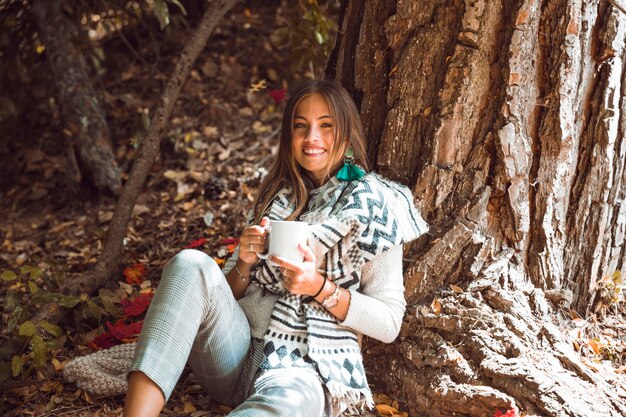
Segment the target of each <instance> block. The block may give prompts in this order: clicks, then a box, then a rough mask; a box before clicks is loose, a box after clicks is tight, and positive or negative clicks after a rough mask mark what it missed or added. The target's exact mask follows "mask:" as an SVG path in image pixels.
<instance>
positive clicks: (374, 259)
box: [124, 81, 427, 417]
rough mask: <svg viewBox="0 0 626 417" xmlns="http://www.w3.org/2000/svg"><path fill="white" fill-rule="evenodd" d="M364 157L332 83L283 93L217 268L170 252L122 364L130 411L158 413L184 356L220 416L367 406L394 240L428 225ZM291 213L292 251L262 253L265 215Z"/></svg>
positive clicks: (393, 314)
mask: <svg viewBox="0 0 626 417" xmlns="http://www.w3.org/2000/svg"><path fill="white" fill-rule="evenodd" d="M344 155H346V156H347V157H348V160H349V161H350V162H349V164H351V163H352V158H354V161H355V162H356V163H357V164H359V165H362V166H363V167H364V168H367V163H366V160H365V149H364V146H363V134H362V127H361V122H360V118H359V114H358V111H357V109H356V106H355V104H354V102H353V101H352V99H351V98H350V96H349V94H348V93H347V92H346V90H345V89H343V88H342V87H341V86H340V85H338V84H335V83H332V82H328V81H314V82H309V83H307V84H305V85H303V86H301V87H300V88H299V89H297V90H295V92H294V93H293V94H292V95H291V96H290V98H289V100H288V102H287V106H286V110H285V114H284V116H283V122H282V130H281V135H280V145H279V151H278V155H277V157H276V160H275V161H274V165H273V167H272V169H271V171H270V173H269V174H268V176H267V177H266V179H265V180H264V182H263V184H262V185H261V187H260V190H259V197H257V200H256V202H255V208H254V213H252V214H253V215H252V214H251V216H250V218H251V219H253V220H252V222H251V224H249V225H248V227H246V228H244V230H243V232H242V234H241V237H240V239H239V246H238V247H237V249H236V250H235V253H234V254H233V256H232V257H231V259H229V260H228V262H227V263H226V265H225V267H224V271H223V272H222V271H221V270H220V269H219V267H218V266H217V265H216V264H215V262H214V261H213V259H212V258H211V257H209V256H208V255H206V254H204V253H202V252H200V251H195V250H185V251H182V252H181V253H179V254H178V255H176V256H175V257H174V258H173V259H172V260H170V262H168V264H167V265H166V267H165V269H164V271H163V275H162V278H161V282H160V284H159V287H158V289H157V293H156V294H155V297H154V301H153V302H152V304H151V306H150V310H149V311H148V313H147V315H146V319H145V321H144V326H143V329H142V332H141V336H140V338H139V341H138V343H137V349H136V352H135V357H134V360H133V363H132V365H131V367H130V377H129V388H128V394H127V398H126V405H125V412H124V414H125V415H126V416H156V415H158V414H159V411H160V410H161V408H162V406H163V404H164V402H165V401H167V399H168V398H169V396H170V395H171V393H172V390H173V388H174V385H175V384H176V381H177V380H178V377H179V376H180V373H181V372H182V369H183V368H184V366H185V363H187V362H188V363H189V364H190V366H191V368H192V369H193V372H194V374H195V375H196V377H197V378H198V379H199V380H200V382H201V384H202V386H203V387H204V389H205V390H206V391H207V392H208V393H209V394H210V396H211V398H213V399H216V400H217V401H220V402H222V403H225V404H228V405H231V406H233V407H235V408H234V410H233V411H232V413H231V414H230V416H233V417H234V416H239V417H243V416H268V417H269V416H272V417H278V416H287V415H288V416H292V417H322V416H338V415H340V414H342V413H343V412H344V411H346V410H351V411H357V410H360V409H363V408H365V407H368V406H372V405H373V398H372V393H371V391H370V388H369V385H368V382H367V378H366V374H365V371H364V369H363V358H362V355H361V348H360V341H361V337H362V336H363V335H367V336H370V337H373V338H376V339H378V340H380V341H382V342H387V343H389V342H391V341H393V340H394V339H395V338H396V336H397V335H398V333H399V331H400V325H401V323H402V316H403V314H404V310H405V307H406V302H405V300H404V287H403V275H402V247H403V244H404V243H406V242H409V241H411V240H413V239H415V238H417V237H418V236H419V235H420V234H422V233H424V232H425V231H426V230H427V225H426V223H425V222H424V221H423V220H422V218H421V216H420V214H419V212H418V211H417V210H416V209H415V207H414V205H413V196H412V195H411V192H410V191H409V190H408V188H406V187H404V186H401V185H399V184H396V183H393V182H391V181H388V180H385V179H383V178H381V177H380V176H378V175H377V174H374V173H369V174H366V175H364V176H363V175H359V176H354V177H350V176H349V177H347V178H344V177H342V176H335V175H334V174H335V173H337V172H338V171H339V168H340V166H341V165H342V160H343V157H344ZM286 219H287V220H293V219H295V220H298V221H301V222H303V224H305V225H306V231H307V235H308V237H309V239H308V241H307V242H306V244H303V243H299V244H297V245H296V242H295V239H294V241H292V242H289V239H287V241H288V242H287V243H288V244H292V245H293V246H294V247H297V250H299V251H300V252H301V253H302V258H300V259H302V260H301V261H296V260H289V259H287V258H284V257H279V256H270V259H268V260H266V259H265V257H263V258H261V257H259V253H260V252H263V251H264V249H265V246H266V243H267V233H268V232H267V228H266V226H268V225H269V221H270V220H271V221H280V220H286Z"/></svg>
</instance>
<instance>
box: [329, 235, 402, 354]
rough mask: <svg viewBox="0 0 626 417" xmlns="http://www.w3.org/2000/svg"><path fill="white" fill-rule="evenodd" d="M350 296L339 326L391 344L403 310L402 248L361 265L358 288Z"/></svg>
mask: <svg viewBox="0 0 626 417" xmlns="http://www.w3.org/2000/svg"><path fill="white" fill-rule="evenodd" d="M350 293H351V294H350V295H351V300H350V307H349V308H348V313H347V315H346V318H345V320H344V321H343V322H341V323H340V324H341V325H342V326H346V327H349V328H351V329H353V330H355V331H357V332H359V333H362V334H364V335H366V336H369V337H373V338H374V339H377V340H380V341H381V342H385V343H391V342H393V340H394V339H395V338H396V337H397V336H398V333H400V327H401V326H402V318H403V316H404V311H405V309H406V300H405V299H404V282H403V274H402V245H398V246H396V247H395V248H392V249H390V250H388V251H387V252H384V253H382V254H380V255H377V256H376V257H375V258H374V259H372V260H371V261H370V262H368V263H367V264H365V265H363V269H362V274H361V288H360V289H359V290H358V291H354V290H351V291H350Z"/></svg>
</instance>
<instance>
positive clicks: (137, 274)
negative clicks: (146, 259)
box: [123, 264, 146, 285]
mask: <svg viewBox="0 0 626 417" xmlns="http://www.w3.org/2000/svg"><path fill="white" fill-rule="evenodd" d="M123 274H124V277H126V282H127V283H128V284H129V285H132V284H137V285H141V282H142V281H143V277H145V276H146V266H145V265H144V264H135V265H132V266H129V267H127V268H126V269H124V272H123Z"/></svg>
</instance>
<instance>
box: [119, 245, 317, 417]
mask: <svg viewBox="0 0 626 417" xmlns="http://www.w3.org/2000/svg"><path fill="white" fill-rule="evenodd" d="M253 345H254V343H253V342H252V340H251V337H250V328H249V326H248V320H247V318H246V316H245V314H244V312H243V310H242V309H241V307H239V304H238V303H237V301H236V300H235V298H234V297H233V294H232V292H231V290H230V287H229V286H228V283H227V282H226V279H225V277H224V274H223V273H222V271H221V270H220V268H219V266H218V265H217V264H216V263H215V261H214V260H213V258H211V257H210V256H208V255H206V254H205V253H203V252H200V251H197V250H193V249H186V250H183V251H181V252H180V253H178V254H177V255H176V256H174V257H173V258H172V259H170V260H169V261H168V263H167V264H166V266H165V268H164V270H163V274H162V277H161V282H160V283H159V286H158V288H157V291H156V294H155V296H154V298H153V300H152V302H151V304H150V308H149V309H148V312H147V314H146V318H145V320H144V324H143V329H142V331H141V335H140V336H139V340H138V343H137V349H136V353H135V358H134V359H133V363H132V365H131V368H130V371H131V372H132V371H141V372H143V373H144V374H145V375H146V376H148V377H149V378H150V379H151V380H152V381H153V382H154V383H156V384H157V385H158V386H159V387H160V389H161V390H162V391H163V395H164V397H165V400H166V401H167V400H168V399H169V397H170V396H171V394H172V391H173V390H174V387H175V385H176V382H177V381H178V378H179V377H180V375H181V373H182V371H183V368H184V367H185V364H186V363H189V365H190V367H191V369H192V371H193V373H194V374H195V376H196V377H197V378H198V380H199V381H200V383H201V385H202V387H203V388H204V390H205V391H206V392H207V393H208V394H209V395H210V396H211V398H212V399H214V400H215V401H218V402H220V403H222V404H227V405H229V406H233V407H235V409H234V410H233V411H232V412H231V413H230V414H229V415H230V416H233V417H239V416H268V417H269V416H285V417H320V416H322V415H323V414H324V402H325V399H324V392H323V389H322V385H321V381H320V379H319V377H318V376H317V375H316V374H315V373H314V372H312V371H309V370H307V369H296V368H294V369H280V370H276V371H270V372H264V373H261V374H260V375H259V374H257V373H255V372H254V367H253V365H252V363H253V360H252V358H253V354H254V352H253V350H254V349H253V348H252V346H253Z"/></svg>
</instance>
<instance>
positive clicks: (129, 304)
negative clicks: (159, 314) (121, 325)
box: [120, 293, 154, 319]
mask: <svg viewBox="0 0 626 417" xmlns="http://www.w3.org/2000/svg"><path fill="white" fill-rule="evenodd" d="M153 296H154V294H153V293H145V294H139V295H138V296H137V297H135V298H133V299H132V300H122V301H120V304H121V305H122V306H123V307H124V319H127V318H130V317H137V316H141V315H142V314H143V313H144V312H145V311H146V310H147V309H148V306H149V305H150V301H152V297H153Z"/></svg>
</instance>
